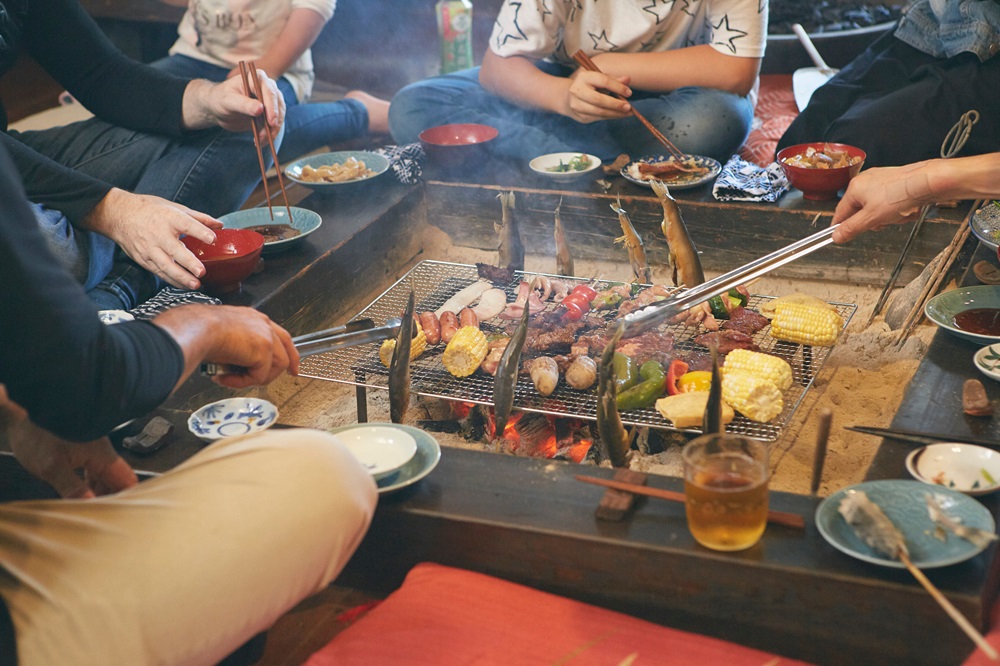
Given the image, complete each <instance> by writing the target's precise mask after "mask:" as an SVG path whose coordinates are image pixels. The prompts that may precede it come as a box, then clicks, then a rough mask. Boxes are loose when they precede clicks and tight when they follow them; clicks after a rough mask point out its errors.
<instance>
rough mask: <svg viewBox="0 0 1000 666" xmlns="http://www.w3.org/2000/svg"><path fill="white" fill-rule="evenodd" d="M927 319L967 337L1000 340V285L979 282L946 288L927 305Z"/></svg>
mask: <svg viewBox="0 0 1000 666" xmlns="http://www.w3.org/2000/svg"><path fill="white" fill-rule="evenodd" d="M924 313H925V314H926V315H927V318H928V319H930V320H931V321H933V322H934V323H935V324H937V325H938V326H939V327H940V328H943V329H944V330H946V331H948V332H949V333H951V334H953V335H956V336H958V337H960V338H963V339H965V340H969V341H971V342H977V343H979V344H980V345H988V344H991V343H994V342H1000V286H994V285H979V286H974V287H961V288H959V289H952V290H951V291H945V292H942V293H940V294H938V295H937V296H935V297H934V298H932V299H931V300H930V301H928V302H927V306H926V307H925V308H924Z"/></svg>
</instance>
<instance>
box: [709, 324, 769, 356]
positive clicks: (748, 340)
mask: <svg viewBox="0 0 1000 666" xmlns="http://www.w3.org/2000/svg"><path fill="white" fill-rule="evenodd" d="M694 341H695V343H697V344H699V345H702V346H703V347H708V348H711V347H712V346H713V345H714V346H715V347H716V348H717V349H718V350H719V353H720V354H722V355H723V356H724V355H726V354H728V353H729V352H731V351H733V350H734V349H749V350H750V351H760V347H759V346H758V345H757V343H756V342H754V341H753V338H752V337H750V336H749V335H747V334H746V333H743V332H741V331H734V330H733V329H725V330H721V331H712V332H711V333H702V334H701V335H699V336H697V337H696V338H695V339H694Z"/></svg>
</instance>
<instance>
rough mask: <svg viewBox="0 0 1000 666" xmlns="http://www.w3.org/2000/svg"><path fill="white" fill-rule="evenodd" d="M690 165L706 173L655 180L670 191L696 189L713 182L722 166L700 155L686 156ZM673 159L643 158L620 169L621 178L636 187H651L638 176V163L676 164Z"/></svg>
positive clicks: (681, 174)
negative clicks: (703, 169) (702, 169)
mask: <svg viewBox="0 0 1000 666" xmlns="http://www.w3.org/2000/svg"><path fill="white" fill-rule="evenodd" d="M688 158H689V159H690V161H691V164H693V165H694V166H700V167H705V168H706V169H708V171H706V172H704V173H701V174H696V175H692V174H686V173H680V174H678V175H676V176H672V177H670V178H657V180H659V181H661V182H663V183H666V185H667V187H669V188H670V189H672V190H686V189H689V188H692V187H698V186H699V185H703V184H705V183H708V182H711V181H713V180H715V178H716V176H718V175H719V174H720V173H721V172H722V165H721V164H720V163H719V161H718V160H713V159H712V158H711V157H704V156H702V155H688ZM676 161H677V160H675V159H674V158H673V157H666V156H664V155H657V156H653V157H643V158H642V159H641V160H637V161H635V162H631V163H629V164H626V165H625V166H624V167H622V178H624V179H625V180H629V181H632V182H633V183H635V184H636V185H642V186H643V187H651V185H650V184H649V180H648V179H645V178H642V177H640V175H639V171H638V169H639V162H645V163H646V164H659V163H660V162H676Z"/></svg>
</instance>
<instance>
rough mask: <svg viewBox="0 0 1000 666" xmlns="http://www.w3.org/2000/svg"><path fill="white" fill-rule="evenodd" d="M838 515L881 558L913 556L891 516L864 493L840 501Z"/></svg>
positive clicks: (854, 492) (851, 493) (850, 493)
mask: <svg viewBox="0 0 1000 666" xmlns="http://www.w3.org/2000/svg"><path fill="white" fill-rule="evenodd" d="M837 512H838V513H839V514H840V515H842V516H843V517H844V521H845V522H846V523H847V524H848V525H850V526H851V529H853V530H854V533H855V534H856V535H857V536H858V538H859V539H861V540H862V541H864V542H865V543H866V544H868V546H869V547H870V548H871V549H872V550H875V551H876V552H878V553H879V554H881V555H885V556H886V557H888V558H889V559H893V560H898V559H901V557H900V556H901V555H902V556H907V555H909V551H908V550H907V548H906V539H905V538H904V537H903V533H902V532H900V531H899V528H898V527H896V526H895V525H894V524H893V522H892V520H890V519H889V516H887V515H885V513H883V512H882V507H880V506H879V505H878V504H876V503H875V502H873V501H871V500H870V499H868V495H867V494H866V493H865V492H863V491H861V490H852V491H850V492H848V493H847V495H846V496H845V497H844V499H842V500H840V506H838V507H837Z"/></svg>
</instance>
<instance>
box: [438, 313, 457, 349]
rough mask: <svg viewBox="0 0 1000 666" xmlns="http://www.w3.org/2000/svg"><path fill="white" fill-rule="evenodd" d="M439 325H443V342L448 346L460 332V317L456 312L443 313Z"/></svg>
mask: <svg viewBox="0 0 1000 666" xmlns="http://www.w3.org/2000/svg"><path fill="white" fill-rule="evenodd" d="M438 323H439V324H440V325H441V342H443V343H445V344H448V343H449V342H451V339H452V337H454V335H455V333H457V332H458V315H457V314H455V313H454V312H442V313H441V316H440V318H439V319H438Z"/></svg>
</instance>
